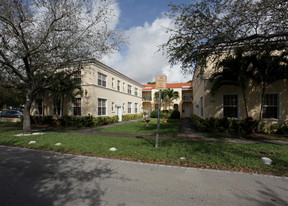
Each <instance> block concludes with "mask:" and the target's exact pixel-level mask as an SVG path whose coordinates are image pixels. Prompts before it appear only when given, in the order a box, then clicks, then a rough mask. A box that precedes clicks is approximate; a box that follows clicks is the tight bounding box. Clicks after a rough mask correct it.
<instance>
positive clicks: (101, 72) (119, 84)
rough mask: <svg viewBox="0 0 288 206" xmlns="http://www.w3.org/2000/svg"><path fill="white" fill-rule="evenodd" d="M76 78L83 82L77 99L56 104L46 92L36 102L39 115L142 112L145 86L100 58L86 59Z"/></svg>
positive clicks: (110, 114)
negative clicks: (81, 91) (104, 62)
mask: <svg viewBox="0 0 288 206" xmlns="http://www.w3.org/2000/svg"><path fill="white" fill-rule="evenodd" d="M77 78H79V81H80V82H81V87H82V89H83V94H82V95H80V94H78V95H76V96H75V100H74V101H72V98H66V99H64V101H63V102H60V103H56V102H55V100H54V99H53V94H52V93H49V92H46V93H45V95H43V97H40V98H37V99H36V101H35V105H34V108H37V112H38V114H40V115H46V116H47V115H51V116H55V115H56V114H58V115H75V116H88V115H92V116H94V117H99V116H114V115H119V117H121V115H122V114H139V113H141V112H142V111H141V109H142V88H143V86H142V85H141V84H140V83H138V82H136V81H135V80H133V79H131V78H129V77H127V76H125V75H124V74H121V73H120V72H118V71H116V70H114V69H112V68H111V67H109V66H107V65H105V64H103V63H101V62H99V61H97V60H87V61H85V62H83V64H82V69H81V73H79V75H78V76H77ZM62 104H63V105H64V106H63V105H62ZM62 110H63V111H62ZM119 121H121V119H119Z"/></svg>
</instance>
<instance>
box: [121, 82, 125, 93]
mask: <svg viewBox="0 0 288 206" xmlns="http://www.w3.org/2000/svg"><path fill="white" fill-rule="evenodd" d="M122 91H123V92H125V83H123V89H122Z"/></svg>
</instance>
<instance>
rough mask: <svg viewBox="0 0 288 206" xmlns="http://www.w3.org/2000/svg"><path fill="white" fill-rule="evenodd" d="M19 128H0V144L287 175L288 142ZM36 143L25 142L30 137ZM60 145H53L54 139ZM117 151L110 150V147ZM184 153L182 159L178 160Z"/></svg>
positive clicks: (29, 139) (150, 161)
mask: <svg viewBox="0 0 288 206" xmlns="http://www.w3.org/2000/svg"><path fill="white" fill-rule="evenodd" d="M19 133H21V131H17V130H13V131H8V130H0V144H1V145H9V146H17V147H25V148H34V149H41V150H50V151H57V152H65V153H73V154H84V155H92V156H97V157H106V158H119V159H124V160H132V161H142V162H149V163H161V164H171V165H181V166H191V167H200V168H214V169H224V170H230V171H242V172H254V173H263V174H273V175H280V176H281V175H284V176H288V146H287V145H272V144H235V143H215V142H192V141H177V140H161V139H160V141H159V148H157V149H156V148H155V147H154V145H155V140H154V139H137V138H120V137H100V136H89V135H79V134H70V133H69V134H68V133H56V132H48V133H45V134H44V135H38V136H26V137H16V136H14V135H15V134H19ZM32 140H34V141H36V144H30V145H29V144H28V142H29V141H32ZM58 142H60V143H62V145H61V146H55V144H56V143H58ZM111 147H116V148H117V151H115V152H110V151H109V148H111ZM263 156H266V157H269V158H271V159H272V160H273V163H272V165H264V164H263V163H261V162H260V161H259V158H261V157H263ZM180 157H185V158H186V159H185V160H180V159H179V158H180Z"/></svg>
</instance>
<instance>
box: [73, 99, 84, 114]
mask: <svg viewBox="0 0 288 206" xmlns="http://www.w3.org/2000/svg"><path fill="white" fill-rule="evenodd" d="M75 99H81V107H80V108H81V115H80V116H82V98H81V97H75ZM74 106H75V104H74V102H73V101H72V109H71V110H72V112H71V113H72V115H73V116H76V117H77V116H78V117H80V116H79V115H75V114H74Z"/></svg>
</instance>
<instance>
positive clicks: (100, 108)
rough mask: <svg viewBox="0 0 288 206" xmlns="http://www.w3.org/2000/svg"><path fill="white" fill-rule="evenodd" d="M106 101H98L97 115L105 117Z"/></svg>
mask: <svg viewBox="0 0 288 206" xmlns="http://www.w3.org/2000/svg"><path fill="white" fill-rule="evenodd" d="M106 102H107V100H106V99H98V115H99V116H101V115H106Z"/></svg>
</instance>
